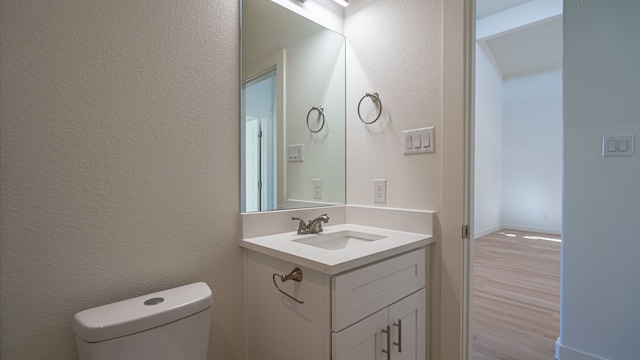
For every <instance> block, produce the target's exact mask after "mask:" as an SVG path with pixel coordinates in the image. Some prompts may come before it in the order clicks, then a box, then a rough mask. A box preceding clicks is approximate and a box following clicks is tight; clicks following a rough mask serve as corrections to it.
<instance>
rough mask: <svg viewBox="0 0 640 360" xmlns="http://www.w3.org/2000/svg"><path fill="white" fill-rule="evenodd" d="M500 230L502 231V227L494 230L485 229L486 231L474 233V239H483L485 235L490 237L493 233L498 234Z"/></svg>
mask: <svg viewBox="0 0 640 360" xmlns="http://www.w3.org/2000/svg"><path fill="white" fill-rule="evenodd" d="M500 229H502V226H494V227H492V228H488V229H485V230H480V231H474V233H473V237H474V238H476V239H477V238H479V237H483V236H485V235H489V234H491V233H492V232H496V231H498V230H500Z"/></svg>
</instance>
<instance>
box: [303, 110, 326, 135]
mask: <svg viewBox="0 0 640 360" xmlns="http://www.w3.org/2000/svg"><path fill="white" fill-rule="evenodd" d="M314 110H315V111H317V112H318V118H322V125H320V128H319V129H318V130H313V129H311V125H309V115H311V113H312V112H313V111H314ZM307 128H308V129H309V131H311V132H312V133H317V132H320V130H322V128H324V108H323V107H322V105H320V106H314V107H312V108H311V110H309V112H308V113H307Z"/></svg>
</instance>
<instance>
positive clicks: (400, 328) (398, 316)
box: [389, 289, 427, 360]
mask: <svg viewBox="0 0 640 360" xmlns="http://www.w3.org/2000/svg"><path fill="white" fill-rule="evenodd" d="M425 310H426V290H425V289H422V290H420V291H418V292H416V293H414V294H413V295H410V296H407V297H406V298H404V299H402V300H400V301H398V302H397V303H395V304H393V305H391V306H390V307H389V324H390V325H391V343H392V344H393V345H392V349H393V351H392V352H391V359H393V360H418V359H419V360H423V359H426V346H425V344H426V343H427V334H426V312H425ZM400 350H402V351H400Z"/></svg>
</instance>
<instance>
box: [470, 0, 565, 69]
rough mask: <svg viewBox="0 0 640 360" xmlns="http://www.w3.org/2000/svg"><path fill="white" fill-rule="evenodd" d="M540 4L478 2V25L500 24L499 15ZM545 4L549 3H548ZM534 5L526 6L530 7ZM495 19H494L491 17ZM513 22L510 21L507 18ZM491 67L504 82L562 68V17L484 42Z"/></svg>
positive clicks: (517, 0)
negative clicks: (495, 22)
mask: <svg viewBox="0 0 640 360" xmlns="http://www.w3.org/2000/svg"><path fill="white" fill-rule="evenodd" d="M534 1H537V2H539V3H540V2H541V1H540V0H477V1H476V7H477V12H476V14H477V16H476V18H477V19H478V20H479V21H480V19H483V20H482V21H484V22H487V21H494V19H495V21H501V20H500V16H499V15H500V13H502V12H505V11H510V10H513V9H514V8H515V7H517V6H521V5H523V4H526V3H529V2H534ZM547 2H548V1H547ZM532 5H536V4H529V5H528V6H532ZM491 15H496V16H491ZM509 20H513V17H509ZM483 45H486V46H483V48H484V49H485V51H487V50H488V51H490V52H491V54H489V55H490V56H492V57H493V59H494V63H495V64H496V65H497V66H498V67H499V68H500V70H501V71H502V75H503V78H504V79H509V78H513V77H519V76H523V75H528V74H533V73H536V72H540V71H547V70H552V69H560V68H561V67H562V16H555V17H550V18H548V19H544V20H541V21H537V22H535V23H532V24H522V26H519V27H515V28H514V29H513V30H511V31H505V32H503V33H500V34H498V35H497V36H493V37H490V38H488V39H486V40H484V44H483Z"/></svg>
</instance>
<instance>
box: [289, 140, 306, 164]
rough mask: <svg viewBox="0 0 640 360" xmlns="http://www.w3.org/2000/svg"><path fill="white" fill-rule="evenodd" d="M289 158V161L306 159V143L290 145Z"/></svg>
mask: <svg viewBox="0 0 640 360" xmlns="http://www.w3.org/2000/svg"><path fill="white" fill-rule="evenodd" d="M287 158H288V159H289V161H304V144H294V145H289V146H288V148H287Z"/></svg>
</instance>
